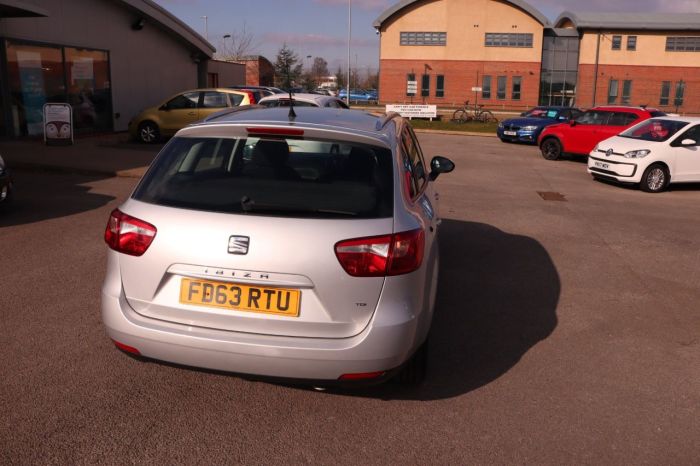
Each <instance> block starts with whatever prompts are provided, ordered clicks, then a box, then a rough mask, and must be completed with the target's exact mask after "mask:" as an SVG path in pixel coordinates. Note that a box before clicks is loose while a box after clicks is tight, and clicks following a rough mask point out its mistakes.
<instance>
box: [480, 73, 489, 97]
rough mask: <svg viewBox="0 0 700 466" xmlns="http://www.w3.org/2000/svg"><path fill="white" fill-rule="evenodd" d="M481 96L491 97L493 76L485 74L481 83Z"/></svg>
mask: <svg viewBox="0 0 700 466" xmlns="http://www.w3.org/2000/svg"><path fill="white" fill-rule="evenodd" d="M481 98H482V99H490V98H491V76H484V77H483V80H482V84H481Z"/></svg>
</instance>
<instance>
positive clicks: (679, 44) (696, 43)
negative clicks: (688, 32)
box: [666, 36, 700, 52]
mask: <svg viewBox="0 0 700 466" xmlns="http://www.w3.org/2000/svg"><path fill="white" fill-rule="evenodd" d="M666 51H667V52H700V36H696V37H667V38H666Z"/></svg>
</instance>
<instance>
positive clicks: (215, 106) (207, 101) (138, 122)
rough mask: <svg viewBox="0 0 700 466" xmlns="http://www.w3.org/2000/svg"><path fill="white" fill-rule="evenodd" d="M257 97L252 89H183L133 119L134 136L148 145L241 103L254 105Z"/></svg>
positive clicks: (131, 125)
mask: <svg viewBox="0 0 700 466" xmlns="http://www.w3.org/2000/svg"><path fill="white" fill-rule="evenodd" d="M254 103H255V97H254V96H253V94H252V93H251V92H249V91H241V90H231V89H194V90H191V91H185V92H181V93H180V94H177V95H174V96H172V97H170V98H169V99H167V100H166V101H164V102H163V103H162V104H160V105H158V106H156V107H150V108H147V109H146V110H143V111H141V112H140V113H139V114H138V115H136V117H135V118H134V119H133V120H131V121H130V122H129V134H130V135H131V137H132V138H134V139H137V140H139V141H141V142H145V143H147V144H150V143H154V142H158V141H159V140H160V138H161V137H162V136H172V135H173V134H175V133H176V132H177V131H178V130H180V129H182V128H184V127H185V126H187V125H189V124H191V123H194V122H196V121H199V120H201V119H203V118H206V117H207V116H209V115H211V114H212V113H216V112H218V111H220V110H223V109H225V108H230V107H238V106H240V105H252V104H254Z"/></svg>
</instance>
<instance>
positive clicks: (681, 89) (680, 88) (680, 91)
mask: <svg viewBox="0 0 700 466" xmlns="http://www.w3.org/2000/svg"><path fill="white" fill-rule="evenodd" d="M684 95H685V83H684V82H683V81H678V82H677V83H676V98H675V99H673V105H675V106H676V107H682V106H683V97H684Z"/></svg>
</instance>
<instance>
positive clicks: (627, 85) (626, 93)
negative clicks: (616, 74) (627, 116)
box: [621, 79, 632, 105]
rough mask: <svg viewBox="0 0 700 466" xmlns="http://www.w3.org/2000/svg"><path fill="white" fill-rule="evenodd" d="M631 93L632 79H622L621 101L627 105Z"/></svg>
mask: <svg viewBox="0 0 700 466" xmlns="http://www.w3.org/2000/svg"><path fill="white" fill-rule="evenodd" d="M631 94H632V81H631V80H629V79H626V80H624V81H622V101H621V102H622V103H623V104H625V105H628V104H629V103H630V95H631Z"/></svg>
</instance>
